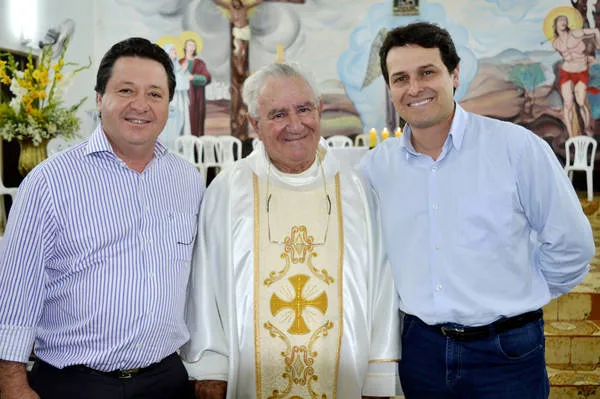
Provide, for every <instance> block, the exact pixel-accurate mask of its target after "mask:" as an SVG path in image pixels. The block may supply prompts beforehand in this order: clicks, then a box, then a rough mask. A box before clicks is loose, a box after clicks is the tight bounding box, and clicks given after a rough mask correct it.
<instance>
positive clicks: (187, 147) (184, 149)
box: [173, 135, 199, 165]
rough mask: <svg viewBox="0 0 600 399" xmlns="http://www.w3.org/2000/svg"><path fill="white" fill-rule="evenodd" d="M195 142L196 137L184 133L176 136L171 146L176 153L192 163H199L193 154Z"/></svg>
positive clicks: (196, 140)
mask: <svg viewBox="0 0 600 399" xmlns="http://www.w3.org/2000/svg"><path fill="white" fill-rule="evenodd" d="M197 143H198V137H196V136H191V135H185V136H179V137H177V138H176V139H175V141H174V142H173V146H174V150H175V153H176V154H178V155H180V156H181V157H182V158H183V159H185V160H186V161H188V162H190V163H192V164H193V165H197V164H198V163H199V162H198V161H197V159H196V154H195V151H196V146H197Z"/></svg>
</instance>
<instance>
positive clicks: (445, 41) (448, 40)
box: [379, 22, 460, 86]
mask: <svg viewBox="0 0 600 399" xmlns="http://www.w3.org/2000/svg"><path fill="white" fill-rule="evenodd" d="M408 45H415V46H420V47H424V48H438V49H439V50H440V55H441V57H442V61H443V62H444V65H445V66H446V68H447V69H448V72H450V73H452V72H454V70H455V69H456V67H457V66H458V63H459V61H460V57H459V56H458V54H457V53H456V48H455V47H454V42H453V41H452V37H450V34H449V33H448V31H447V30H446V29H443V28H440V27H439V26H438V25H435V24H431V23H428V22H415V23H412V24H408V25H406V26H400V27H397V28H395V29H393V30H391V31H390V32H388V34H387V36H386V37H385V40H384V41H383V44H382V45H381V49H380V50H379V63H380V65H381V72H382V73H383V77H384V79H385V84H386V85H388V86H389V79H390V76H389V72H388V69H387V62H386V61H387V55H388V53H389V51H390V50H391V49H392V48H393V47H404V46H408Z"/></svg>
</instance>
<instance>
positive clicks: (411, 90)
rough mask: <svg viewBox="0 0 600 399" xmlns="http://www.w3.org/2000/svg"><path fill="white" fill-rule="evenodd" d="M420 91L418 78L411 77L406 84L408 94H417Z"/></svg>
mask: <svg viewBox="0 0 600 399" xmlns="http://www.w3.org/2000/svg"><path fill="white" fill-rule="evenodd" d="M420 91H421V83H420V82H419V80H418V79H411V80H410V82H409V86H408V94H410V95H411V96H414V95H417V94H419V92H420Z"/></svg>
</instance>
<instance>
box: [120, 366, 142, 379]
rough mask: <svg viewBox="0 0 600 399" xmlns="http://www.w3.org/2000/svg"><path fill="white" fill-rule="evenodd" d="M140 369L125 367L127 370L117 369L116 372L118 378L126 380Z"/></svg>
mask: <svg viewBox="0 0 600 399" xmlns="http://www.w3.org/2000/svg"><path fill="white" fill-rule="evenodd" d="M140 370H141V369H139V368H137V369H127V370H119V372H118V373H117V374H118V378H119V379H120V380H128V379H130V378H131V377H133V376H134V375H136V374H137V373H139V371H140Z"/></svg>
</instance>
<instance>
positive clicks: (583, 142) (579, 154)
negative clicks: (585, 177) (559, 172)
mask: <svg viewBox="0 0 600 399" xmlns="http://www.w3.org/2000/svg"><path fill="white" fill-rule="evenodd" d="M597 145H598V143H597V142H596V139H594V138H593V137H589V136H576V137H571V138H569V139H567V141H566V142H565V154H566V165H565V166H566V167H568V168H569V169H580V170H586V169H590V170H593V169H594V159H595V157H596V146H597ZM571 146H572V147H573V148H574V156H573V159H572V160H571ZM571 161H572V162H571Z"/></svg>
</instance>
